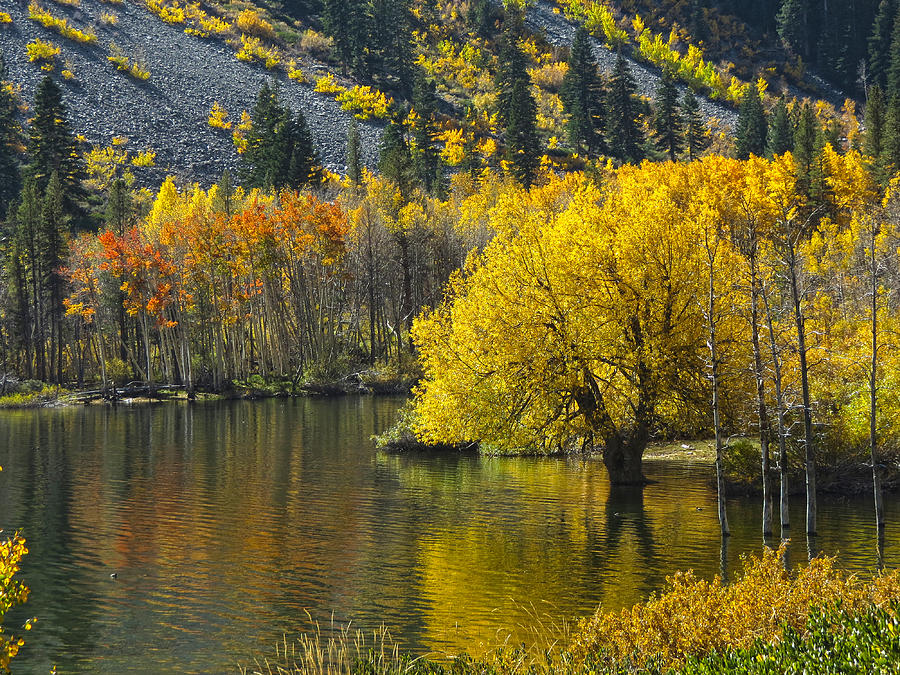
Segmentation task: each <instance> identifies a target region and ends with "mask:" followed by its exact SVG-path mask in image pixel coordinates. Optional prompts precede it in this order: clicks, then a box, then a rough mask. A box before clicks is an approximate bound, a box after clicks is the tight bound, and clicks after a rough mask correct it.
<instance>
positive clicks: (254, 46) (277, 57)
mask: <svg viewBox="0 0 900 675" xmlns="http://www.w3.org/2000/svg"><path fill="white" fill-rule="evenodd" d="M235 56H236V57H237V59H238V60H239V61H246V62H247V63H252V62H253V61H257V60H258V61H262V62H263V63H265V64H266V68H269V69H271V68H274V67H275V66H277V65H278V64H279V63H281V52H279V51H278V48H277V47H274V46H269V47H267V46H266V45H264V44H262V42H261V41H260V39H259V38H257V37H248V36H247V35H244V34H243V33H241V48H240V49H239V50H238V52H237V54H235Z"/></svg>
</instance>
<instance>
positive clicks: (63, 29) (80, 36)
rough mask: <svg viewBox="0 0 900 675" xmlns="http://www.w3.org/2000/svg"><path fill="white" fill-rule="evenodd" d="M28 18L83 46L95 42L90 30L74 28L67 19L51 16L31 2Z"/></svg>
mask: <svg viewBox="0 0 900 675" xmlns="http://www.w3.org/2000/svg"><path fill="white" fill-rule="evenodd" d="M28 18H29V19H31V20H32V21H36V22H37V23H39V24H41V25H42V26H43V27H44V28H49V29H50V30H54V31H56V32H57V33H59V34H60V35H62V36H63V37H65V38H68V39H70V40H74V41H75V42H81V43H83V44H94V43H95V42H97V35H96V34H95V33H94V31H93V30H92V29H88V30H87V31H82V30H79V29H77V28H74V27H73V26H71V25H70V24H69V20H68V19H65V18H61V17H55V16H53V14H51V13H50V12H48V11H47V10H46V9H44V8H43V7H41V6H40V5H39V4H37V3H36V2H32V3H31V4H29V5H28Z"/></svg>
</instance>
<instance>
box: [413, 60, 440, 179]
mask: <svg viewBox="0 0 900 675" xmlns="http://www.w3.org/2000/svg"><path fill="white" fill-rule="evenodd" d="M412 104H413V110H415V111H416V122H415V126H414V127H413V141H414V144H415V152H414V153H413V166H414V167H415V172H416V178H417V179H418V180H419V183H420V184H421V185H422V187H423V188H424V189H425V191H426V192H428V193H430V194H434V191H435V186H436V185H440V182H441V181H439V180H438V179H439V177H440V175H441V156H440V152H439V151H438V148H437V146H436V145H435V137H436V135H437V128H436V127H435V122H434V115H435V112H436V110H437V94H436V93H435V86H434V80H431V79H429V78H428V77H426V75H425V72H424V71H423V70H422V69H419V70H418V72H417V76H416V81H415V85H414V86H413V100H412Z"/></svg>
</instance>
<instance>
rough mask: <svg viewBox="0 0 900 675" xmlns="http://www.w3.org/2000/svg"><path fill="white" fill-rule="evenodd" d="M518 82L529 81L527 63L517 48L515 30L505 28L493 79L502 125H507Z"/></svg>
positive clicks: (527, 82)
mask: <svg viewBox="0 0 900 675" xmlns="http://www.w3.org/2000/svg"><path fill="white" fill-rule="evenodd" d="M519 82H523V83H524V84H526V85H528V84H529V83H530V82H531V78H530V77H529V76H528V64H527V62H526V60H525V54H523V53H522V50H521V49H520V48H519V44H518V38H517V37H516V33H515V31H513V30H512V29H509V28H507V30H506V32H505V33H504V35H503V42H502V44H501V46H500V54H499V59H498V65H497V74H496V76H495V79H494V87H495V89H496V91H497V119H498V120H499V122H500V124H501V125H502V126H503V127H506V126H509V115H510V109H511V107H512V96H513V89H514V88H515V86H516V84H517V83H519Z"/></svg>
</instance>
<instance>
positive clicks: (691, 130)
mask: <svg viewBox="0 0 900 675" xmlns="http://www.w3.org/2000/svg"><path fill="white" fill-rule="evenodd" d="M681 117H682V119H683V120H684V147H685V149H686V150H687V153H688V159H689V160H690V161H692V162H693V161H694V160H695V159H697V155H698V154H699V153H700V152H702V151H703V149H704V148H706V146H707V145H709V134H708V133H707V130H706V124H704V122H703V117H702V116H701V115H700V103H699V102H698V101H697V97H696V96H694V92H692V91H691V90H690V89H688V90H687V92H686V93H685V95H684V98H683V99H682V100H681Z"/></svg>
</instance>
